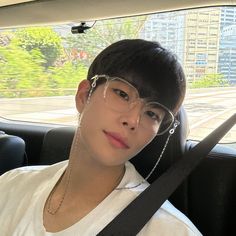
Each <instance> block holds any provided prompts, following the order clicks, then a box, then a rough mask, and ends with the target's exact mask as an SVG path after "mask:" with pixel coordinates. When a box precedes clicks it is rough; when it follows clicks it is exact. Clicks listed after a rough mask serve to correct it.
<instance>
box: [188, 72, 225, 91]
mask: <svg viewBox="0 0 236 236" xmlns="http://www.w3.org/2000/svg"><path fill="white" fill-rule="evenodd" d="M225 86H229V82H228V80H226V79H224V76H223V75H222V74H208V75H205V76H203V77H202V78H200V79H198V80H195V81H194V82H192V83H191V85H190V87H191V88H209V87H225Z"/></svg>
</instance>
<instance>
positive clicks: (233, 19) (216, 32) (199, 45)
mask: <svg viewBox="0 0 236 236" xmlns="http://www.w3.org/2000/svg"><path fill="white" fill-rule="evenodd" d="M79 24H80V23H70V24H65V25H51V26H38V27H27V28H12V29H5V30H0V107H1V109H0V116H1V117H2V119H8V120H9V122H10V120H20V121H30V122H41V123H53V124H59V125H76V123H77V113H76V110H75V104H74V94H75V92H76V89H77V85H78V83H79V81H81V80H83V79H85V78H86V74H87V70H88V67H89V65H90V63H91V62H92V60H93V58H94V57H95V56H96V55H97V54H98V53H99V52H100V51H101V50H102V49H104V48H105V47H106V46H108V45H110V44H111V43H112V42H115V41H117V40H120V39H125V38H143V39H147V40H156V41H159V42H160V43H161V44H162V45H163V46H164V47H166V48H167V49H169V50H171V51H173V52H174V53H176V55H177V57H178V58H179V60H180V61H181V63H182V65H183V67H184V70H185V74H186V78H187V95H186V99H185V102H184V107H185V109H186V111H187V114H188V119H189V130H190V133H189V138H190V139H194V140H201V139H202V138H203V137H205V136H206V135H207V134H209V133H210V132H211V131H212V130H213V129H214V128H216V127H217V126H218V125H220V124H221V123H222V122H223V121H224V120H226V119H227V118H228V117H229V116H230V115H232V114H234V113H235V111H236V44H235V42H236V8H235V7H214V8H213V7H212V8H202V9H194V10H185V11H177V12H168V13H159V14H150V15H143V16H135V17H128V18H119V19H109V20H101V21H97V22H86V24H87V26H88V27H91V28H90V29H89V30H86V32H85V33H83V34H71V27H72V26H74V25H79ZM235 140H236V127H235V128H233V129H232V130H231V131H230V132H229V133H228V134H227V135H226V136H225V138H224V139H223V140H222V142H225V143H228V144H229V145H230V144H231V145H232V146H233V145H235ZM233 143H234V144H233Z"/></svg>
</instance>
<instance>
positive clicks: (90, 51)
mask: <svg viewBox="0 0 236 236" xmlns="http://www.w3.org/2000/svg"><path fill="white" fill-rule="evenodd" d="M146 18H147V17H146V16H138V17H133V18H124V19H116V20H106V21H99V22H97V23H96V24H95V25H94V26H93V27H92V28H91V29H89V30H88V31H87V32H86V33H85V34H78V35H72V36H68V37H67V42H68V52H67V54H68V55H69V54H70V53H71V50H73V49H75V48H76V49H77V50H78V52H81V51H85V52H86V54H87V55H88V56H87V58H86V60H82V62H83V63H84V64H85V65H87V66H88V65H89V64H90V63H91V61H92V60H93V59H94V57H95V56H96V55H97V54H98V53H99V52H100V51H101V50H103V49H104V48H105V47H107V46H108V45H110V44H111V43H114V42H115V41H118V40H121V39H127V38H137V37H138V36H139V33H140V31H141V29H142V27H143V26H144V23H145V20H146Z"/></svg>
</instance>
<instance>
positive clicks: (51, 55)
mask: <svg viewBox="0 0 236 236" xmlns="http://www.w3.org/2000/svg"><path fill="white" fill-rule="evenodd" d="M12 43H13V44H16V45H17V46H20V47H22V48H23V49H25V50H26V51H28V52H31V51H32V50H34V49H37V50H39V51H40V52H41V53H42V55H43V56H44V58H45V62H44V63H43V66H45V67H46V68H48V67H49V66H52V65H53V64H54V62H55V60H56V59H57V58H58V57H59V55H60V54H61V52H62V45H61V38H60V36H59V35H58V34H57V33H56V32H55V31H53V30H52V29H51V28H50V27H30V28H25V29H20V30H17V31H16V33H15V37H14V39H13V41H12Z"/></svg>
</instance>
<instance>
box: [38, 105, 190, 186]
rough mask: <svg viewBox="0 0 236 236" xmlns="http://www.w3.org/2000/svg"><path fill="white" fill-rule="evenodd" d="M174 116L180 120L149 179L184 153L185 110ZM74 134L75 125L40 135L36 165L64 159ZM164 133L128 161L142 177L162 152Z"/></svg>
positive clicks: (165, 137)
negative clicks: (41, 143)
mask: <svg viewBox="0 0 236 236" xmlns="http://www.w3.org/2000/svg"><path fill="white" fill-rule="evenodd" d="M176 118H177V120H179V121H180V125H179V126H178V127H177V129H176V131H175V133H174V134H173V135H172V137H171V138H170V141H169V144H168V146H167V148H166V150H165V153H164V155H163V157H162V160H161V162H160V164H159V167H158V168H157V170H156V171H155V172H154V173H153V174H152V176H151V178H150V182H152V181H153V180H154V179H156V178H157V177H158V176H159V175H161V174H162V173H163V172H164V171H165V170H166V169H167V168H168V167H169V166H170V165H171V164H172V163H173V162H175V161H176V160H177V159H178V158H180V157H181V156H182V155H183V153H184V150H185V143H186V138H187V133H188V123H187V116H186V112H185V110H184V109H183V108H181V109H180V111H179V113H178V115H177V116H176ZM74 133H75V127H62V128H55V129H51V130H50V131H48V132H47V134H46V135H45V137H44V141H43V147H42V152H41V156H40V163H39V164H43V165H47V164H53V163H56V162H59V161H63V160H66V159H68V157H69V152H70V147H71V143H72V140H73V136H74ZM167 136H168V133H167V134H165V135H162V136H157V137H156V138H155V139H154V140H153V141H152V142H151V143H150V144H149V145H148V146H147V147H146V148H144V149H143V150H142V151H141V152H140V153H139V154H138V155H137V156H135V157H134V158H132V160H131V162H132V163H133V164H134V165H135V167H136V168H137V170H138V171H139V173H140V174H141V175H142V176H144V177H145V176H146V175H147V174H148V173H149V172H150V170H151V169H152V167H153V166H154V164H155V162H156V160H157V158H158V157H159V155H160V152H161V151H162V148H163V146H164V144H165V141H166V139H167Z"/></svg>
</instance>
